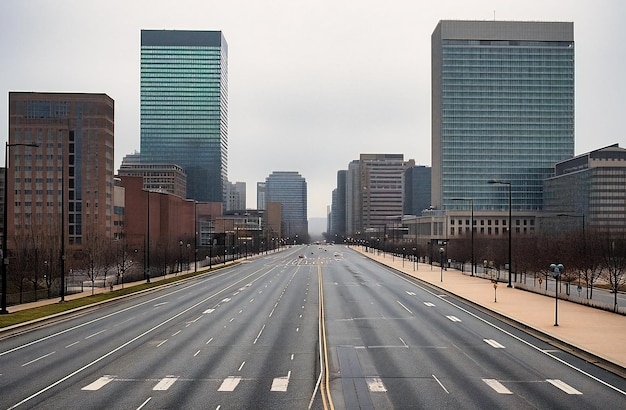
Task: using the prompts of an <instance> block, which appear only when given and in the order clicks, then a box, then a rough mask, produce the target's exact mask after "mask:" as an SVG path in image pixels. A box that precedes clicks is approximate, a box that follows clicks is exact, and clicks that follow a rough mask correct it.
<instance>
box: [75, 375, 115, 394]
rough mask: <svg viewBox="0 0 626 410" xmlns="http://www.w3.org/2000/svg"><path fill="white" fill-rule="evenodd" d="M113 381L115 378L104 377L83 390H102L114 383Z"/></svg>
mask: <svg viewBox="0 0 626 410" xmlns="http://www.w3.org/2000/svg"><path fill="white" fill-rule="evenodd" d="M113 379H115V376H109V375H104V376H102V377H101V378H99V379H98V380H96V381H95V382H93V383H91V384H88V385H87V386H85V387H83V388H82V389H81V390H89V391H96V390H100V389H101V388H102V387H104V386H105V385H107V384H108V383H109V382H111V381H113Z"/></svg>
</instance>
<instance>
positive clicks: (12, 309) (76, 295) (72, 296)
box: [7, 259, 240, 313]
mask: <svg viewBox="0 0 626 410" xmlns="http://www.w3.org/2000/svg"><path fill="white" fill-rule="evenodd" d="M239 261H240V260H239V259H237V260H234V261H227V262H226V264H224V263H223V262H221V263H219V264H214V265H212V266H213V270H215V269H218V268H223V267H225V266H230V265H232V264H233V263H235V262H239ZM208 268H209V266H208V265H207V266H202V267H200V266H198V272H202V271H203V270H207V271H208ZM193 272H194V268H193V264H192V265H191V269H190V270H184V271H182V272H176V273H169V274H167V275H165V276H163V275H160V276H153V277H151V278H150V283H153V284H157V285H158V284H159V282H161V281H163V280H165V279H169V278H173V277H176V276H183V275H186V274H188V273H193ZM144 283H146V280H145V279H142V280H140V281H136V282H127V283H126V282H125V283H124V284H123V285H122V284H117V285H113V291H116V290H120V289H126V288H130V287H133V286H136V285H142V284H144ZM108 292H111V288H110V287H96V288H94V289H93V293H92V291H91V288H88V290H85V291H83V292H80V293H72V294H69V295H65V300H66V301H69V300H74V299H80V298H84V297H87V296H91V295H92V294H93V295H98V294H101V293H108ZM58 302H59V298H58V297H57V298H53V299H41V300H38V301H36V302H30V303H23V304H21V305H13V306H8V307H7V310H8V311H9V313H14V312H19V311H21V310H26V309H32V308H36V307H40V306H45V305H52V304H54V303H58Z"/></svg>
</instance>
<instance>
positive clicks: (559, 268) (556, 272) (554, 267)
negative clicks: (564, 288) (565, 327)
mask: <svg viewBox="0 0 626 410" xmlns="http://www.w3.org/2000/svg"><path fill="white" fill-rule="evenodd" d="M563 269H564V268H563V265H562V264H560V263H559V264H555V263H551V264H550V270H551V271H552V276H554V279H555V280H556V283H555V285H554V326H558V325H559V277H560V276H561V273H562V272H563ZM546 282H547V280H546Z"/></svg>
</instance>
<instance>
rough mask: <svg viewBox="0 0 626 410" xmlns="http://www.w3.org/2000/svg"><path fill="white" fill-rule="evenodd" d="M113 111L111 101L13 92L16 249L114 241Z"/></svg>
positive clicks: (11, 213) (12, 233) (11, 206)
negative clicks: (30, 243) (29, 242)
mask: <svg viewBox="0 0 626 410" xmlns="http://www.w3.org/2000/svg"><path fill="white" fill-rule="evenodd" d="M113 112H114V103H113V100H112V99H111V98H110V97H109V96H107V95H106V94H70V93H35V92H10V93H9V142H8V144H9V146H7V150H8V154H9V169H8V181H7V182H8V194H9V196H8V197H9V200H8V204H7V205H8V208H7V212H8V220H7V239H9V241H8V243H9V244H10V243H11V242H12V240H14V242H13V243H15V242H19V241H20V240H23V239H24V238H26V237H29V236H32V235H35V234H36V235H37V237H38V238H40V240H43V238H45V237H54V236H55V235H58V236H63V235H61V234H60V233H59V232H61V226H63V229H64V232H63V234H64V235H65V238H66V239H65V240H66V244H68V245H81V244H84V243H85V242H86V240H87V239H88V237H89V235H93V236H94V237H95V236H97V237H100V238H102V239H104V238H107V239H110V238H111V237H112V235H113V232H112V211H113V187H114V179H113V174H114V170H113V124H114V122H113ZM24 144H37V145H38V147H31V146H24ZM63 222H64V223H63ZM39 245H40V246H42V247H46V246H48V245H46V244H44V243H40V244H39ZM36 246H37V245H36ZM55 246H56V245H55Z"/></svg>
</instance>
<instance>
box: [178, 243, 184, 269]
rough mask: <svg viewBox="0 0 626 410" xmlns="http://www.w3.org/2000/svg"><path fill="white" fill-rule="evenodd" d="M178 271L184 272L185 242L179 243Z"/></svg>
mask: <svg viewBox="0 0 626 410" xmlns="http://www.w3.org/2000/svg"><path fill="white" fill-rule="evenodd" d="M178 250H179V252H178V271H179V272H182V271H183V241H178Z"/></svg>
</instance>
